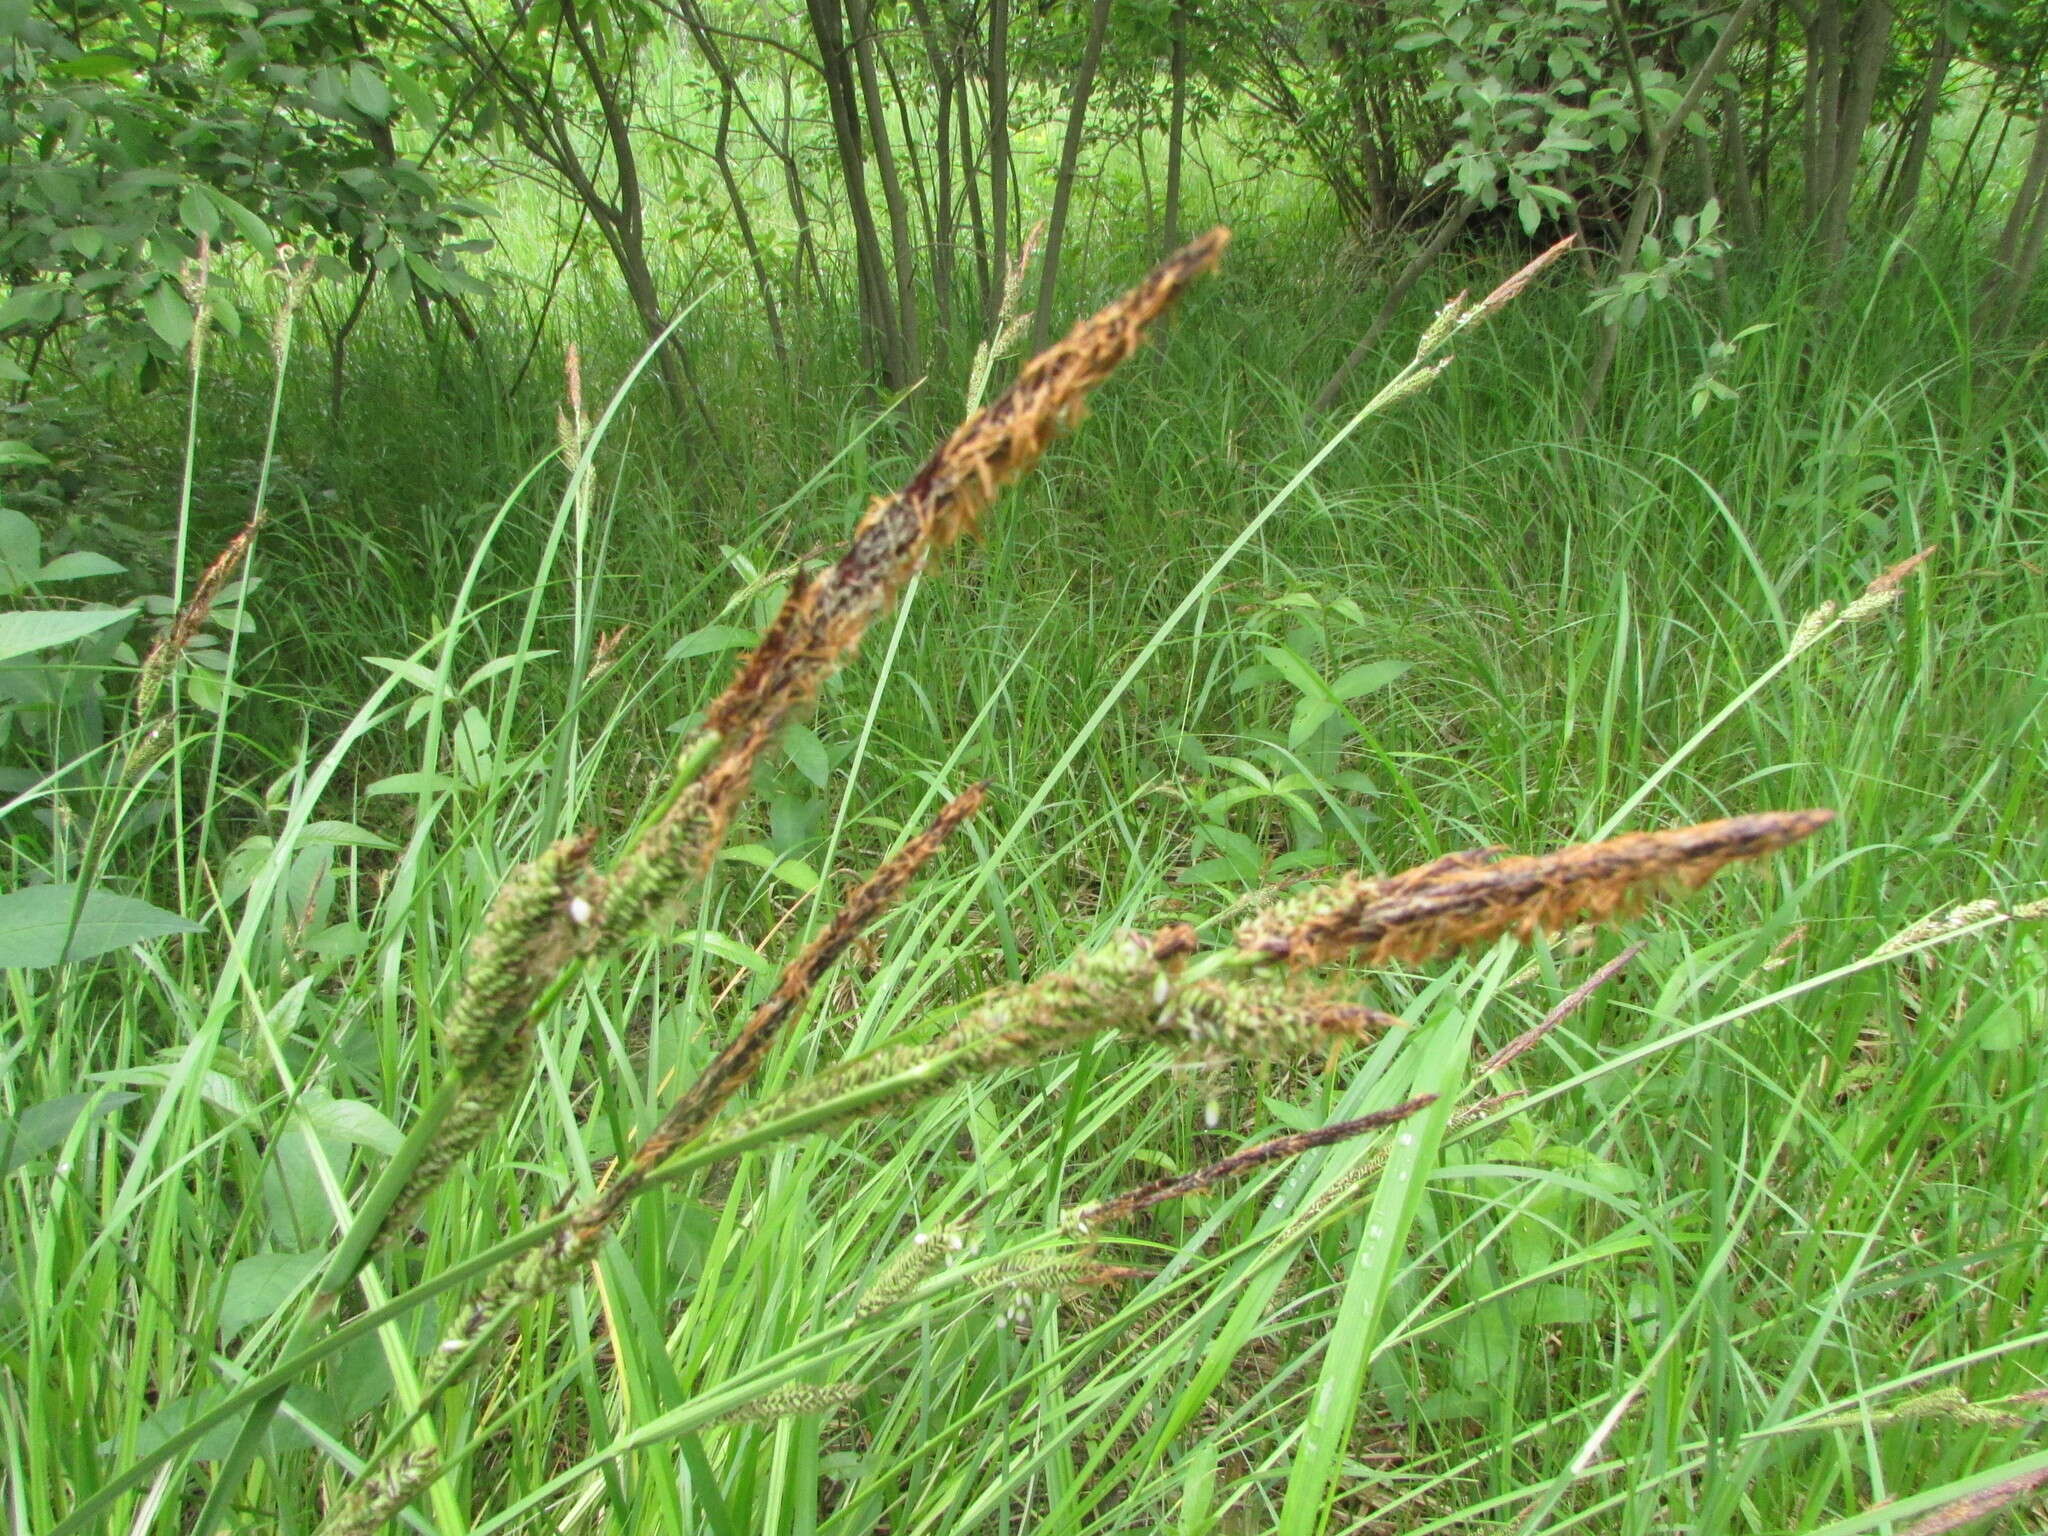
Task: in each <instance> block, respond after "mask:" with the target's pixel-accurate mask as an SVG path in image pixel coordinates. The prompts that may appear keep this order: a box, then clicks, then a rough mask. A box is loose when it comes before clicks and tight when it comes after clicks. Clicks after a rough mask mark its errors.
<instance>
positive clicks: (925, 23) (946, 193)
mask: <svg viewBox="0 0 2048 1536" xmlns="http://www.w3.org/2000/svg"><path fill="white" fill-rule="evenodd" d="M910 13H911V15H912V16H913V17H915V18H916V20H917V30H918V35H919V36H920V37H922V38H923V39H924V51H925V64H926V67H927V68H929V69H930V70H931V74H932V80H933V82H934V83H935V85H936V87H937V91H938V98H939V113H938V121H937V123H936V124H935V125H934V127H933V131H932V161H933V167H934V172H935V174H936V176H937V178H938V180H937V186H936V188H935V196H936V197H937V199H938V206H937V209H936V214H935V218H934V221H933V234H932V298H933V300H934V302H935V304H936V307H937V311H938V317H939V332H940V334H941V335H942V336H950V335H952V333H953V283H954V281H955V274H956V272H957V270H958V261H959V243H958V241H957V239H956V238H955V237H956V235H957V234H958V231H959V216H958V210H957V208H956V206H955V199H954V196H953V132H952V129H953V112H954V110H955V99H956V97H964V95H965V93H964V92H959V91H956V89H955V87H956V86H957V85H958V84H959V83H960V81H959V72H958V70H957V69H956V68H955V67H954V66H953V64H952V63H951V62H950V60H951V52H950V50H949V49H948V48H947V47H946V40H945V38H944V37H943V36H942V35H941V34H940V32H939V29H938V27H937V26H936V25H935V24H934V22H933V18H932V13H931V7H930V6H929V5H927V4H926V3H925V0H911V4H910ZM965 105H966V103H965V101H964V99H963V100H961V101H960V102H959V106H960V108H961V109H962V110H964V108H965Z"/></svg>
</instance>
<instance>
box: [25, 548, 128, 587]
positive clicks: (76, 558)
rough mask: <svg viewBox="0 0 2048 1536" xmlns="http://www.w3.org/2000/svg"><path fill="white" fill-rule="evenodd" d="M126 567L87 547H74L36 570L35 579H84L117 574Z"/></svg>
mask: <svg viewBox="0 0 2048 1536" xmlns="http://www.w3.org/2000/svg"><path fill="white" fill-rule="evenodd" d="M127 569H128V567H127V566H125V565H122V564H120V563H119V562H118V561H114V560H109V559H108V558H107V557H106V556H105V555H96V554H94V553H93V552H92V551H91V550H89V549H74V550H72V551H71V553H70V554H68V555H59V556H58V557H57V558H56V559H54V560H52V561H51V562H50V563H49V564H48V565H46V566H44V567H43V568H42V569H41V570H40V571H37V572H36V580H37V581H39V582H43V581H85V580H87V579H88V578H90V577H93V576H118V575H120V574H121V573H122V572H123V571H125V570H127Z"/></svg>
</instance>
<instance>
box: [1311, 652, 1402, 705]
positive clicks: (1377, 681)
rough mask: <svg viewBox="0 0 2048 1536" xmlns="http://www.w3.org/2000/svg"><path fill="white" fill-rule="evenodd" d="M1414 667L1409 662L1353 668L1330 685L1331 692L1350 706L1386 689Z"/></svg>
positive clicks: (1384, 662)
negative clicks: (1366, 696)
mask: <svg viewBox="0 0 2048 1536" xmlns="http://www.w3.org/2000/svg"><path fill="white" fill-rule="evenodd" d="M1413 665H1414V663H1413V662H1408V661H1369V662H1367V663H1366V664H1365V665H1364V666H1362V667H1352V668H1351V669H1350V670H1348V671H1347V672H1345V673H1344V674H1343V675H1342V676H1340V677H1339V678H1338V679H1337V681H1336V682H1334V683H1332V684H1331V685H1330V691H1331V692H1332V693H1334V694H1336V695H1337V697H1338V698H1340V699H1342V700H1343V701H1344V702H1345V703H1346V704H1349V703H1350V702H1351V701H1352V700H1353V699H1359V698H1363V697H1364V696H1365V695H1366V694H1368V693H1375V692H1377V691H1378V690H1380V689H1382V688H1384V687H1386V686H1387V684H1389V683H1391V682H1394V681H1395V680H1397V679H1398V678H1400V677H1401V676H1402V675H1403V674H1404V673H1406V672H1407V670H1408V669H1409V668H1410V667H1411V666H1413Z"/></svg>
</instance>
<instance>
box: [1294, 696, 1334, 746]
mask: <svg viewBox="0 0 2048 1536" xmlns="http://www.w3.org/2000/svg"><path fill="white" fill-rule="evenodd" d="M1337 707H1338V706H1337V701H1336V700H1335V699H1329V698H1317V697H1314V696H1312V695H1304V696H1303V697H1301V698H1300V699H1297V700H1296V701H1295V705H1294V718H1293V719H1292V720H1290V721H1289V722H1288V723H1287V745H1288V746H1289V747H1292V748H1295V749H1297V750H1299V748H1300V747H1301V744H1302V743H1303V742H1305V741H1307V740H1308V739H1309V737H1311V736H1313V735H1315V733H1316V732H1317V731H1319V730H1321V729H1322V728H1323V726H1324V724H1325V723H1326V722H1327V721H1328V720H1329V718H1330V717H1331V716H1332V715H1334V714H1336V713H1337Z"/></svg>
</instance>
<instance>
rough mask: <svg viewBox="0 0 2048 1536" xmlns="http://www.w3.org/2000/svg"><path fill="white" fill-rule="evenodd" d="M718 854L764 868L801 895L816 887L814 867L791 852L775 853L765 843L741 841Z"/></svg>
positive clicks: (816, 877)
mask: <svg viewBox="0 0 2048 1536" xmlns="http://www.w3.org/2000/svg"><path fill="white" fill-rule="evenodd" d="M718 856H719V857H720V858H721V859H731V860H733V861H734V862H736V863H740V864H751V865H753V866H754V868H756V869H763V870H766V871H767V872H768V873H769V874H771V875H773V876H775V878H776V879H778V880H780V881H782V882H783V883H784V884H786V885H789V886H791V887H792V888H794V889H795V890H796V891H797V892H798V893H799V894H801V895H805V896H808V895H810V893H811V892H812V891H815V890H816V889H817V888H818V872H817V871H816V870H815V869H813V868H811V866H810V865H808V864H806V863H805V862H804V861H803V860H802V859H799V858H797V857H795V856H794V855H792V854H786V853H777V852H776V851H775V850H774V849H773V848H770V847H769V846H768V845H767V844H766V843H741V844H739V845H738V846H737V847H733V848H724V849H721V850H720V851H719V854H718Z"/></svg>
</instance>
